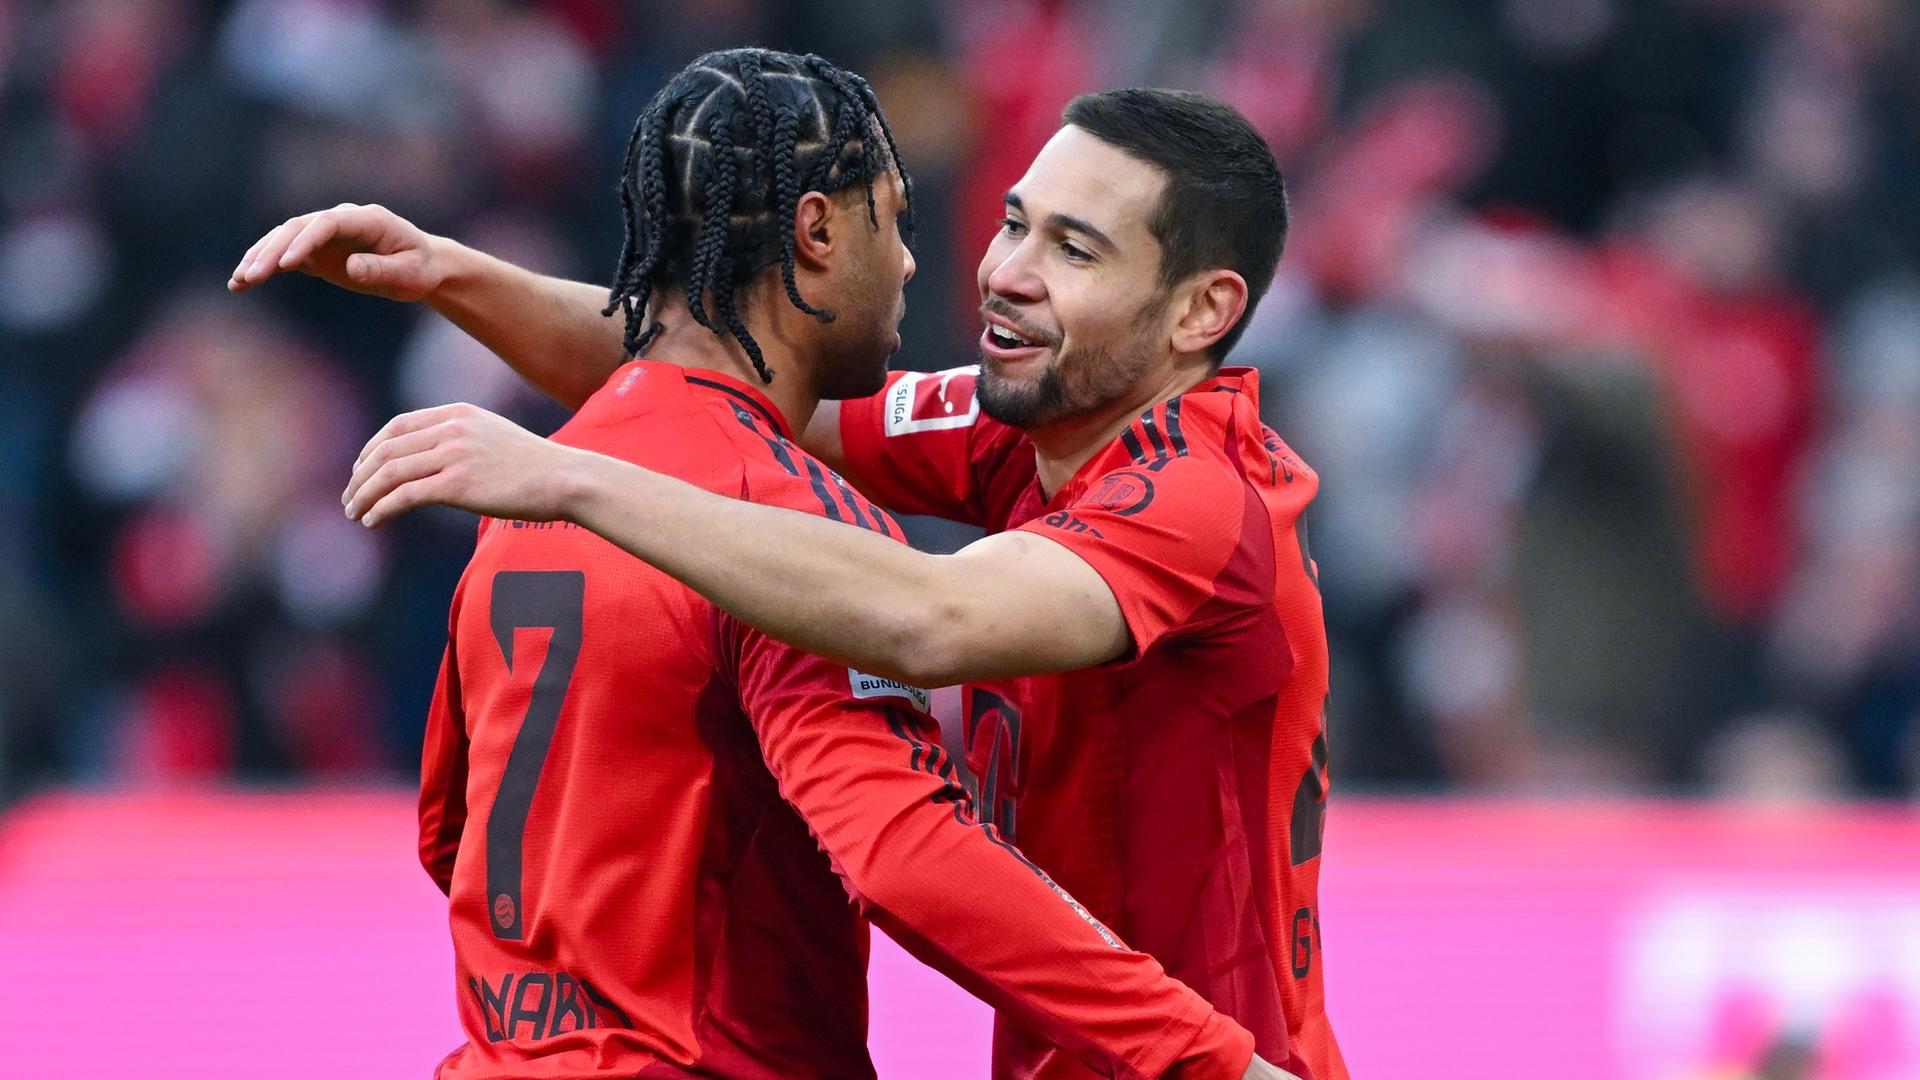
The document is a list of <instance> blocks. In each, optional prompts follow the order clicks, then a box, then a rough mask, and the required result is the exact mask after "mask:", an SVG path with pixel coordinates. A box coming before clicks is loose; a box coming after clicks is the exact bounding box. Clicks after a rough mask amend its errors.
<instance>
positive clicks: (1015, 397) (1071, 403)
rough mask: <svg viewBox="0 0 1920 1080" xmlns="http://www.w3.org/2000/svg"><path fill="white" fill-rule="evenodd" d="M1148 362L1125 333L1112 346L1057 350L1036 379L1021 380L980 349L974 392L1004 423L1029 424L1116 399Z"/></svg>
mask: <svg viewBox="0 0 1920 1080" xmlns="http://www.w3.org/2000/svg"><path fill="white" fill-rule="evenodd" d="M1149 364H1150V360H1149V358H1148V356H1147V352H1146V350H1145V349H1142V348H1140V347H1139V343H1138V341H1137V340H1136V339H1134V338H1129V339H1128V340H1126V341H1125V342H1123V343H1121V348H1120V349H1117V350H1116V349H1114V348H1112V347H1102V348H1097V349H1089V350H1085V351H1075V352H1072V353H1062V354H1060V355H1059V356H1057V357H1055V358H1054V360H1053V362H1052V363H1049V364H1048V365H1047V367H1046V370H1044V371H1042V372H1041V373H1040V376H1039V377H1038V378H1037V379H1035V380H1034V381H1032V382H1031V383H1020V382H1016V381H1014V380H1012V379H1009V378H1007V377H1006V376H1004V375H1002V374H1000V373H999V372H998V371H997V370H996V369H995V367H994V364H993V362H992V361H991V360H989V359H988V358H987V357H986V356H984V355H983V356H981V358H980V379H979V382H977V383H976V384H975V393H976V394H977V395H978V396H979V398H980V411H981V412H983V413H986V414H987V415H988V416H990V417H992V418H993V419H995V420H998V421H999V422H1001V423H1003V424H1005V425H1007V426H1008V427H1012V428H1020V429H1022V430H1032V429H1034V428H1039V427H1045V426H1046V425H1048V424H1051V423H1054V422H1056V421H1059V420H1063V419H1066V418H1068V417H1072V416H1082V415H1085V414H1087V413H1092V412H1098V411H1099V410H1101V409H1104V408H1106V407H1107V406H1109V405H1112V404H1113V403H1114V402H1116V401H1119V400H1121V399H1122V398H1124V397H1126V396H1127V395H1128V394H1130V393H1132V392H1133V390H1134V388H1135V386H1137V385H1138V384H1139V382H1140V378H1141V376H1143V375H1145V374H1146V371H1147V368H1148V366H1149ZM1062 372H1071V373H1072V374H1071V375H1066V374H1062Z"/></svg>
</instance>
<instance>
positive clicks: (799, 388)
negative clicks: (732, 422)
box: [646, 304, 820, 433]
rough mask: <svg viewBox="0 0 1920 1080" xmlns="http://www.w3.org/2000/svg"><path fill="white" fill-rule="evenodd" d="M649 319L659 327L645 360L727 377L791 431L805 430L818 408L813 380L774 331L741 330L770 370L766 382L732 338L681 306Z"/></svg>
mask: <svg viewBox="0 0 1920 1080" xmlns="http://www.w3.org/2000/svg"><path fill="white" fill-rule="evenodd" d="M655 317H656V318H657V319H658V320H659V322H660V327H661V329H660V332H659V333H658V334H656V335H654V339H653V341H652V342H650V343H648V345H647V349H646V356H647V358H648V359H650V360H659V361H662V362H664V363H669V364H678V365H679V366H681V367H684V368H697V369H699V370H702V371H715V372H719V373H720V374H722V375H729V376H732V377H733V378H735V379H738V380H740V381H741V382H743V383H746V384H747V385H748V386H751V387H753V388H754V389H755V390H758V391H759V392H760V393H762V394H764V395H765V396H766V398H767V400H768V401H771V402H773V405H774V408H776V409H778V410H780V415H781V417H782V418H784V419H785V420H786V422H787V425H788V426H789V427H791V428H792V429H793V430H794V431H795V432H796V433H797V432H801V431H805V430H806V429H807V422H808V421H810V420H812V419H813V413H814V410H815V409H817V408H819V407H820V398H819V396H818V395H816V394H814V393H813V391H812V389H811V388H812V386H813V380H812V379H811V378H809V377H808V375H809V373H808V372H806V371H803V370H801V368H802V365H801V364H800V363H799V362H798V360H797V359H796V358H795V357H794V356H793V354H792V353H791V351H790V350H788V349H786V348H785V347H783V346H782V344H781V343H780V342H779V341H778V340H777V338H775V336H774V335H770V334H764V333H762V332H761V328H760V327H758V326H751V325H750V326H748V328H747V331H748V333H751V334H752V335H753V338H754V341H755V342H756V343H758V344H759V346H760V351H761V356H762V358H763V359H765V361H766V364H767V368H768V370H770V371H772V372H773V373H774V380H773V381H772V382H771V383H768V382H763V381H761V378H760V373H759V372H758V371H755V370H754V367H753V360H752V359H751V358H749V357H748V356H747V351H746V350H745V349H743V348H741V347H740V343H739V342H738V341H735V340H734V339H733V338H732V337H731V336H728V337H726V338H724V339H723V338H721V337H720V336H719V335H717V334H715V333H714V332H713V331H711V330H709V329H707V328H706V327H704V326H701V325H700V324H699V323H697V322H695V321H693V315H692V313H690V312H689V311H688V310H687V309H686V307H685V306H684V305H682V304H670V305H666V306H664V307H662V308H661V309H660V310H659V311H658V313H657V314H656V316H655Z"/></svg>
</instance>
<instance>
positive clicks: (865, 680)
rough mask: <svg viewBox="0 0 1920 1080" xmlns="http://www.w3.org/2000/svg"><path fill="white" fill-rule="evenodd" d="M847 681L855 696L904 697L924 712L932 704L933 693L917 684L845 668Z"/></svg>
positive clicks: (863, 697)
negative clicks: (909, 684)
mask: <svg viewBox="0 0 1920 1080" xmlns="http://www.w3.org/2000/svg"><path fill="white" fill-rule="evenodd" d="M847 681H848V683H849V684H851V685H852V687H853V696H854V697H857V698H862V699H865V698H883V697H897V698H904V699H906V700H907V701H910V702H912V703H913V707H914V708H916V709H919V710H920V711H921V712H926V711H928V709H930V708H931V707H932V705H933V695H932V694H930V693H928V692H927V691H925V690H922V689H920V688H919V687H917V686H908V685H907V684H906V683H903V682H896V681H894V680H893V679H883V678H881V677H880V676H878V675H869V674H867V673H866V672H864V671H856V670H855V669H853V668H848V669H847Z"/></svg>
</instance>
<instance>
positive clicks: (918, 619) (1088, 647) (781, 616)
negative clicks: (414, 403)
mask: <svg viewBox="0 0 1920 1080" xmlns="http://www.w3.org/2000/svg"><path fill="white" fill-rule="evenodd" d="M342 501H343V502H344V503H345V504H346V508H347V515H348V516H349V517H351V518H354V519H356V520H360V521H363V522H364V523H366V524H367V525H369V526H373V525H379V524H381V523H383V522H385V521H387V520H389V519H391V518H393V517H395V516H397V515H399V514H402V513H405V512H406V511H408V510H411V509H413V508H415V507H417V506H422V505H428V504H439V505H449V506H458V507H461V508H463V509H467V510H472V511H474V512H476V513H480V514H486V515H489V516H492V517H502V518H522V519H528V520H544V521H551V520H566V521H572V522H574V523H575V524H578V525H580V526H582V527H584V528H587V529H590V530H592V531H593V532H595V533H597V534H599V535H600V536H602V537H605V538H606V539H607V540H609V541H612V542H613V543H615V544H618V545H619V546H620V547H622V548H624V549H625V550H627V551H628V552H630V553H632V554H633V555H635V556H637V557H639V558H640V559H642V560H644V561H646V562H648V563H651V564H652V565H654V566H656V567H659V568H660V569H661V570H663V571H665V572H666V573H668V574H671V575H672V576H674V577H676V578H678V579H679V580H681V581H683V582H685V583H686V584H687V585H688V586H690V587H691V588H693V589H694V590H695V591H696V592H699V593H700V594H701V595H703V596H705V597H707V598H708V599H709V600H711V601H713V603H714V604H715V605H717V606H718V607H720V608H721V609H723V610H725V611H727V612H729V613H731V614H732V615H734V616H735V617H736V618H738V619H740V620H741V621H743V622H745V623H747V624H748V625H750V626H753V627H755V628H756V629H759V630H761V631H762V632H764V633H766V634H768V635H769V636H771V637H774V638H777V639H779V640H781V641H785V642H787V643H788V644H791V645H794V646H797V647H799V648H801V649H805V650H807V651H808V652H813V653H817V654H819V655H821V656H825V657H828V658H829V659H833V660H836V661H839V662H842V663H846V664H849V665H851V666H853V667H857V668H860V669H861V670H863V671H867V672H870V673H872V674H875V675H883V676H886V677H889V678H894V679H899V680H901V681H902V682H907V683H912V684H914V685H919V686H944V685H949V684H952V683H957V682H977V681H982V680H987V679H995V678H1006V677H1011V676H1018V675H1040V674H1047V673H1051V672H1059V671H1072V670H1076V669H1079V668H1084V667H1091V666H1093V665H1095V664H1101V663H1106V662H1107V661H1110V660H1114V659H1116V658H1118V657H1120V656H1122V655H1125V653H1126V652H1127V650H1128V648H1129V646H1130V645H1131V640H1132V639H1131V637H1130V635H1129V632H1128V630H1127V625H1126V620H1125V618H1124V617H1123V616H1122V614H1121V611H1120V605H1119V602H1118V601H1117V600H1115V599H1114V595H1113V592H1112V590H1111V589H1109V588H1108V586H1107V583H1106V581H1105V579H1104V578H1102V577H1101V576H1100V574H1099V573H1098V572H1097V571H1095V570H1094V569H1093V568H1092V567H1091V566H1089V565H1088V564H1087V563H1086V562H1085V561H1084V560H1082V559H1081V558H1080V557H1079V556H1078V555H1075V554H1073V553H1072V552H1071V551H1068V550H1067V549H1066V548H1065V547H1062V546H1061V545H1059V544H1056V543H1054V542H1052V541H1050V540H1047V539H1044V538H1042V537H1038V536H1034V535H1032V534H1029V533H1019V532H1013V533H1001V534H998V535H995V536H989V537H987V538H986V539H984V540H980V541H978V542H976V543H973V544H971V545H968V546H967V547H965V548H963V549H961V550H960V551H958V552H956V553H954V554H952V555H929V554H926V553H924V552H919V551H914V550H913V549H911V548H909V547H906V546H905V545H902V544H898V543H894V542H893V541H890V540H887V539H885V538H883V537H880V536H876V535H874V534H872V533H869V532H866V531H864V530H862V529H857V528H854V527H853V526H850V525H843V524H837V523H834V522H830V521H826V520H823V519H821V518H818V517H814V516H812V515H808V514H802V513H799V512H797V511H793V510H786V509H782V508H779V507H771V506H760V505H756V504H753V503H748V502H743V501H741V500H738V499H730V498H727V497H725V496H721V495H715V494H713V493H711V492H707V491H703V490H701V489H699V488H697V487H694V486H693V485H691V484H687V483H684V482H682V481H680V480H677V479H674V478H672V477H669V476H663V475H661V474H658V473H654V472H649V471H648V470H646V469H642V468H640V467H638V466H635V465H631V464H628V463H626V462H622V461H618V460H615V459H613V458H610V457H605V456H603V455H599V454H592V453H588V452H585V451H580V450H576V449H573V448H570V447H563V446H559V445H557V444H555V443H552V442H549V441H548V440H546V439H542V438H540V437H538V436H536V435H533V434H531V433H529V432H527V431H525V430H523V429H521V428H520V427H518V426H516V425H515V424H513V423H512V422H511V421H508V420H506V419H504V418H502V417H499V416H495V415H493V414H492V413H488V412H486V411H485V410H483V409H479V408H476V407H474V406H471V405H447V406H441V407H439V408H434V409H423V410H421V411H419V412H414V413H407V414H404V415H402V416H399V417H396V418H395V419H394V420H393V421H391V422H390V423H389V424H388V425H387V426H386V427H385V428H383V429H381V431H380V433H379V434H377V435H375V436H374V438H373V440H372V441H371V442H370V443H368V446H367V449H366V451H365V452H364V453H363V454H362V455H361V459H360V461H359V463H358V464H357V465H356V466H355V468H354V474H353V479H352V481H351V483H350V484H349V486H348V488H347V491H346V493H345V494H344V495H343V497H342Z"/></svg>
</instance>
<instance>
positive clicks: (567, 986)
mask: <svg viewBox="0 0 1920 1080" xmlns="http://www.w3.org/2000/svg"><path fill="white" fill-rule="evenodd" d="M467 989H469V990H471V991H472V992H473V997H474V1000H475V1002H477V1003H478V1004H479V1006H480V1014H481V1016H483V1017H485V1018H486V1021H487V1041H488V1042H505V1041H507V1040H509V1039H515V1040H521V1041H526V1040H537V1039H548V1038H552V1037H553V1036H555V1035H564V1034H566V1033H567V1032H569V1031H579V1030H581V1029H583V1028H604V1027H619V1028H631V1027H632V1026H633V1021H631V1020H629V1019H628V1018H627V1014H626V1013H624V1012H621V1011H620V1009H619V1007H618V1006H616V1005H614V1003H613V1002H611V1001H609V1000H607V997H606V995H605V994H602V993H601V992H600V991H598V990H596V989H594V986H593V984H592V983H590V982H588V981H587V980H585V979H583V978H581V977H580V976H578V975H570V974H568V973H567V972H564V971H553V972H549V971H521V972H513V971H509V972H505V973H503V974H501V975H499V976H498V977H488V976H484V975H483V976H481V977H480V978H477V979H475V978H472V977H469V978H468V979H467Z"/></svg>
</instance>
